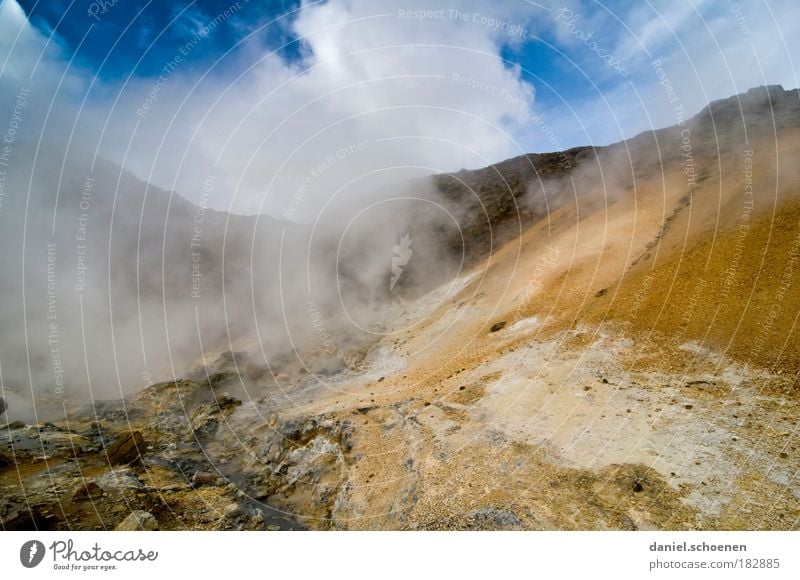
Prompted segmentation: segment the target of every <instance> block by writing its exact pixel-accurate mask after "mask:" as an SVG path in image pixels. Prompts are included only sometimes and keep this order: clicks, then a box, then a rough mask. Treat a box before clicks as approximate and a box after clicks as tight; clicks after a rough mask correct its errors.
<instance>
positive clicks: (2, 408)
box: [0, 397, 8, 415]
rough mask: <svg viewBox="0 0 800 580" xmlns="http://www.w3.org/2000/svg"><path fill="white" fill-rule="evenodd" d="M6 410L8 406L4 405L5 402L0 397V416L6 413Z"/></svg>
mask: <svg viewBox="0 0 800 580" xmlns="http://www.w3.org/2000/svg"><path fill="white" fill-rule="evenodd" d="M6 409H8V405H7V404H6V400H5V399H4V398H3V397H0V415H2V414H3V413H5V412H6Z"/></svg>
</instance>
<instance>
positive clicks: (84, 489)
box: [72, 481, 103, 502]
mask: <svg viewBox="0 0 800 580" xmlns="http://www.w3.org/2000/svg"><path fill="white" fill-rule="evenodd" d="M102 496H103V488H102V487H100V486H99V485H97V484H96V483H95V482H94V481H89V482H86V483H85V484H82V485H80V486H79V487H78V489H76V490H75V493H73V494H72V501H75V502H78V501H87V500H93V499H98V498H100V497H102Z"/></svg>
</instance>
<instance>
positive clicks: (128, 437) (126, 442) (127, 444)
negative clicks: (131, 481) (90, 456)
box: [106, 431, 144, 465]
mask: <svg viewBox="0 0 800 580" xmlns="http://www.w3.org/2000/svg"><path fill="white" fill-rule="evenodd" d="M142 451H144V437H143V436H142V434H141V433H140V432H139V431H134V432H133V433H126V434H125V435H122V436H121V437H118V438H117V440H116V441H114V443H112V444H111V446H110V447H108V448H107V449H106V455H107V456H108V460H109V462H110V463H111V465H126V464H128V463H132V462H134V461H136V460H137V459H140V455H139V454H140V453H141V452H142Z"/></svg>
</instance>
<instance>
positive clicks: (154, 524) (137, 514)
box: [115, 510, 158, 532]
mask: <svg viewBox="0 0 800 580" xmlns="http://www.w3.org/2000/svg"><path fill="white" fill-rule="evenodd" d="M115 529H116V530H117V531H119V532H136V531H141V530H144V531H153V530H157V529H158V520H156V518H155V516H154V515H153V514H151V513H150V512H146V511H143V510H136V511H134V512H131V513H130V514H129V515H128V517H127V518H125V519H124V520H122V522H120V524H119V525H118V526H117V527H116V528H115Z"/></svg>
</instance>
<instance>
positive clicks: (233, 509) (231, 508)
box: [223, 503, 242, 519]
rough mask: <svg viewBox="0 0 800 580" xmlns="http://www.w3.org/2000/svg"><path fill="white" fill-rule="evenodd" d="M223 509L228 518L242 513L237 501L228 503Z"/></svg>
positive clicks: (234, 517) (233, 517) (236, 516)
mask: <svg viewBox="0 0 800 580" xmlns="http://www.w3.org/2000/svg"><path fill="white" fill-rule="evenodd" d="M223 511H224V512H225V517H226V518H228V519H236V518H238V517H239V516H240V515H242V507H241V506H240V505H239V504H238V503H229V504H228V505H226V506H225V509H224V510H223Z"/></svg>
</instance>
